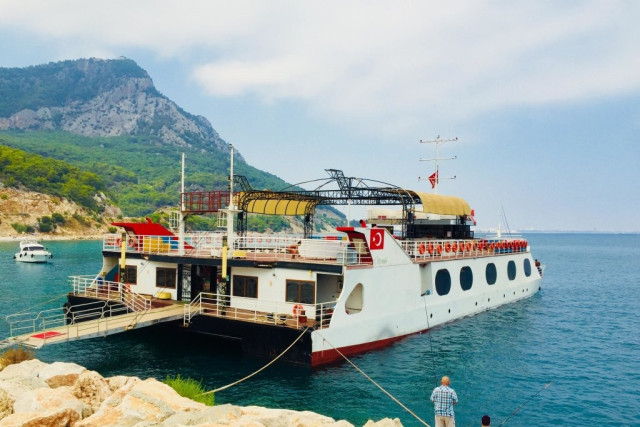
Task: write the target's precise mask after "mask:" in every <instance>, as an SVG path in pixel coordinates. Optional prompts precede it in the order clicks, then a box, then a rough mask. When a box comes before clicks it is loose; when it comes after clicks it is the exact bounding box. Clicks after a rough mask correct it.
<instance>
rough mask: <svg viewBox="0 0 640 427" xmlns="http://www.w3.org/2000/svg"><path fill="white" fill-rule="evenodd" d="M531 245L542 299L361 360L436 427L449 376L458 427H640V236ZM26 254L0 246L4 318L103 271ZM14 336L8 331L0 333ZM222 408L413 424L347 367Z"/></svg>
mask: <svg viewBox="0 0 640 427" xmlns="http://www.w3.org/2000/svg"><path fill="white" fill-rule="evenodd" d="M526 238H527V239H528V240H529V242H531V245H532V247H533V250H534V256H535V257H536V258H539V259H540V260H541V261H542V262H543V263H544V264H546V266H547V270H546V275H545V278H544V281H543V284H542V291H541V292H539V293H538V294H537V295H535V296H534V297H532V298H529V299H528V300H526V301H522V302H519V303H516V304H511V305H509V306H505V307H502V308H499V309H497V310H492V311H490V312H486V313H482V314H480V315H477V316H474V317H470V318H466V319H462V320H459V321H456V322H454V323H452V324H449V325H445V326H442V327H439V328H436V329H434V330H432V331H431V333H428V334H421V335H414V336H411V337H408V338H406V339H404V340H402V341H400V342H398V343H396V344H394V345H392V346H389V347H387V348H385V349H383V350H380V351H374V352H370V353H367V354H364V355H361V356H358V357H354V358H353V359H352V360H353V361H354V363H356V364H357V365H358V366H359V367H360V368H361V369H362V370H363V371H365V372H366V373H367V374H368V375H369V376H371V377H372V378H374V379H375V380H376V381H377V382H378V383H380V385H382V386H383V387H384V388H386V389H387V390H388V391H389V392H390V393H391V394H393V395H394V396H395V397H396V398H397V399H399V400H400V401H401V402H403V403H404V404H405V405H406V406H408V407H409V408H410V409H411V410H413V411H414V412H416V413H417V414H418V415H419V416H421V417H423V418H424V419H425V420H426V421H427V422H428V423H429V424H431V425H433V411H432V407H431V405H430V404H428V403H427V402H428V396H429V394H430V392H431V389H432V388H433V387H434V385H435V381H434V377H439V376H441V375H444V374H448V375H449V376H450V377H451V381H452V386H453V387H454V388H455V389H456V391H457V394H458V397H459V398H460V403H459V404H458V405H457V406H456V416H457V424H456V425H457V426H458V427H461V426H462V427H465V426H477V425H479V420H480V417H481V416H482V415H483V414H484V413H488V414H490V415H491V417H492V420H493V422H492V425H496V426H497V425H500V423H501V422H503V421H505V420H507V419H508V421H507V422H506V423H505V425H507V426H532V425H534V426H541V425H567V426H574V425H575V426H585V425H612V426H613V425H640V397H638V396H639V391H640V368H639V366H640V362H638V361H639V360H640V316H639V315H638V311H639V310H640V263H639V262H638V260H639V259H640V235H600V234H530V235H527V236H526ZM17 246H18V244H17V242H15V243H13V242H12V243H4V242H3V243H0V286H1V287H2V289H3V296H2V298H1V299H0V315H2V316H3V317H4V316H5V315H7V314H10V313H13V312H16V311H18V310H21V309H24V308H27V307H29V306H32V305H34V304H36V303H41V302H43V301H46V300H49V299H51V298H52V297H54V296H59V295H62V294H64V293H65V292H66V291H68V284H67V276H69V275H72V274H95V273H96V272H97V271H98V270H99V269H100V266H101V255H100V244H99V242H47V244H46V245H45V246H47V247H48V248H49V249H50V250H51V251H52V252H53V253H54V256H55V258H54V260H53V263H51V264H45V265H25V264H20V263H16V262H14V261H13V260H12V255H13V253H14V252H15V251H16V249H17ZM61 303H62V300H60V299H59V300H56V301H50V302H49V306H54V307H55V306H59V304H61ZM7 328H8V326H7V324H6V323H5V322H1V324H0V334H1V335H3V336H5V335H6V334H7ZM37 356H38V357H39V358H40V359H42V360H44V361H47V362H52V361H55V360H60V361H71V362H76V363H79V364H81V365H84V366H86V367H88V368H89V369H94V370H96V371H98V372H100V373H101V374H102V375H105V376H111V375H120V374H122V375H137V376H140V377H156V378H159V379H162V378H164V377H165V376H166V375H175V374H181V375H182V376H187V377H193V378H197V379H202V380H203V382H204V384H205V385H206V387H207V388H216V387H220V386H223V385H226V384H228V383H230V382H233V381H235V380H237V379H239V378H241V377H244V376H245V375H247V374H249V373H251V372H253V371H255V370H256V369H258V368H260V367H261V366H262V365H263V364H264V363H265V361H264V360H259V359H253V358H250V357H245V356H242V355H241V354H240V353H238V351H237V350H236V349H234V348H225V347H222V346H221V345H220V344H216V345H215V346H214V345H212V344H211V343H210V342H208V341H206V340H202V339H198V338H194V337H187V336H185V335H182V334H179V333H178V332H173V331H167V330H164V329H163V330H153V329H147V330H145V329H143V330H139V331H131V332H128V333H125V334H121V335H116V336H112V337H109V338H98V339H93V340H86V341H79V342H75V343H69V344H61V345H58V346H51V347H45V348H43V349H41V350H38V352H37ZM549 383H551V385H550V386H548V388H545V386H546V385H548V384H549ZM216 402H217V403H234V404H239V405H262V406H269V407H282V408H291V409H298V410H312V411H316V412H319V413H322V414H325V415H328V416H330V417H333V418H336V419H346V420H348V421H350V422H352V423H354V424H355V425H362V424H364V423H365V422H366V420H367V419H369V418H373V419H380V418H383V417H392V418H393V417H399V418H400V419H401V420H402V422H403V423H404V425H406V426H413V425H418V422H417V421H416V420H415V419H413V418H412V417H411V415H409V414H407V413H406V412H405V411H404V410H403V409H402V408H401V407H400V406H398V405H397V404H396V403H395V402H393V401H392V400H391V399H389V398H388V397H387V396H386V395H384V394H382V392H380V391H379V390H378V389H377V388H376V387H375V386H374V385H372V384H371V383H370V382H369V381H368V380H366V379H365V378H364V377H363V376H362V375H361V374H359V373H358V372H357V371H355V370H354V369H353V368H352V367H351V366H350V365H348V364H346V363H343V364H338V365H334V366H328V367H324V368H321V369H318V370H315V371H311V370H309V369H305V368H300V367H294V366H288V365H281V364H276V365H274V366H272V367H270V368H269V369H267V370H266V371H264V372H262V373H261V374H259V375H258V376H256V377H254V378H253V379H251V380H249V381H247V382H244V383H242V384H240V385H238V386H236V387H233V388H231V389H228V390H225V391H222V392H219V393H218V394H217V395H216ZM516 411H517V412H516ZM514 412H516V413H515V414H514ZM512 415H513V416H512ZM510 416H512V417H511V418H509V417H510Z"/></svg>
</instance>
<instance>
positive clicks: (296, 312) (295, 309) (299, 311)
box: [293, 304, 304, 316]
mask: <svg viewBox="0 0 640 427" xmlns="http://www.w3.org/2000/svg"><path fill="white" fill-rule="evenodd" d="M303 313H304V307H303V306H302V304H296V305H294V306H293V315H294V316H300V315H301V314H303Z"/></svg>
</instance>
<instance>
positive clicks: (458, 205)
mask: <svg viewBox="0 0 640 427" xmlns="http://www.w3.org/2000/svg"><path fill="white" fill-rule="evenodd" d="M415 193H416V194H417V195H418V197H420V200H421V201H422V212H426V213H433V214H439V215H458V216H460V215H471V208H470V207H469V204H468V203H467V202H466V201H465V200H464V199H461V198H460V197H454V196H442V195H440V194H431V193H418V192H417V191H416V192H415Z"/></svg>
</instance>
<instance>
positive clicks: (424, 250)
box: [418, 243, 427, 255]
mask: <svg viewBox="0 0 640 427" xmlns="http://www.w3.org/2000/svg"><path fill="white" fill-rule="evenodd" d="M426 251H427V248H425V246H424V243H420V246H418V252H420V255H424V253H425V252H426Z"/></svg>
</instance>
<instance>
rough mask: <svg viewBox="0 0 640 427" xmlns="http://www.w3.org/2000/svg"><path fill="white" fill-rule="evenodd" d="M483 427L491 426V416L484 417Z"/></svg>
mask: <svg viewBox="0 0 640 427" xmlns="http://www.w3.org/2000/svg"><path fill="white" fill-rule="evenodd" d="M482 425H483V426H488V425H491V417H489V415H483V416H482Z"/></svg>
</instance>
